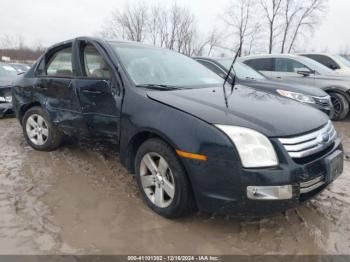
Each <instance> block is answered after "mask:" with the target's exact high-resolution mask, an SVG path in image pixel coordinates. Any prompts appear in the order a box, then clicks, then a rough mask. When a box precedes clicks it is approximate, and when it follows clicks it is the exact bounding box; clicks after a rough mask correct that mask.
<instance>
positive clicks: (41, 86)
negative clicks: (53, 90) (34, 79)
mask: <svg viewBox="0 0 350 262" xmlns="http://www.w3.org/2000/svg"><path fill="white" fill-rule="evenodd" d="M34 88H36V89H43V90H45V89H47V88H46V87H44V86H43V85H42V84H36V85H34Z"/></svg>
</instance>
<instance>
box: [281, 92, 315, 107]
mask: <svg viewBox="0 0 350 262" xmlns="http://www.w3.org/2000/svg"><path fill="white" fill-rule="evenodd" d="M277 93H278V94H280V95H281V96H284V97H288V98H290V99H293V100H297V101H299V102H302V103H310V104H314V103H315V100H314V99H313V98H312V97H311V96H307V95H303V94H300V93H294V92H290V91H286V90H281V89H278V90H277Z"/></svg>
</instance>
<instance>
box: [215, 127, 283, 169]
mask: <svg viewBox="0 0 350 262" xmlns="http://www.w3.org/2000/svg"><path fill="white" fill-rule="evenodd" d="M216 127H217V128H219V129H220V130H221V131H223V132H224V133H225V134H226V135H227V136H228V137H229V138H230V139H231V140H232V142H233V143H234V145H235V146H236V148H237V150H238V153H239V156H240V158H241V161H242V165H243V166H244V167H246V168H257V167H272V166H277V165H278V159H277V155H276V152H275V149H274V148H273V146H272V144H271V142H270V140H269V139H268V138H267V137H266V136H264V135H263V134H261V133H259V132H257V131H255V130H252V129H248V128H244V127H237V126H225V125H216Z"/></svg>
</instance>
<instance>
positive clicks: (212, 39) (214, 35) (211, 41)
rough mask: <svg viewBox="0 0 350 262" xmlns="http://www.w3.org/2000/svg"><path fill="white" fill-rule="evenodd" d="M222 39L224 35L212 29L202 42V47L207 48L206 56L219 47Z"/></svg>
mask: <svg viewBox="0 0 350 262" xmlns="http://www.w3.org/2000/svg"><path fill="white" fill-rule="evenodd" d="M223 38H224V35H223V33H222V32H220V31H219V30H218V29H217V28H213V29H212V30H211V31H210V32H209V35H208V36H207V39H206V41H205V42H204V45H206V46H207V47H208V53H207V55H208V56H210V55H211V53H212V51H213V50H214V48H216V47H220V46H221V42H222V39H223Z"/></svg>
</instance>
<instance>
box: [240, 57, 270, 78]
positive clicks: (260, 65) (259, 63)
mask: <svg viewBox="0 0 350 262" xmlns="http://www.w3.org/2000/svg"><path fill="white" fill-rule="evenodd" d="M244 63H245V64H246V65H248V66H250V67H251V68H253V69H255V70H256V71H259V72H260V73H262V74H264V75H265V76H267V77H273V73H274V66H275V59H274V58H254V59H251V60H247V61H244Z"/></svg>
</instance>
